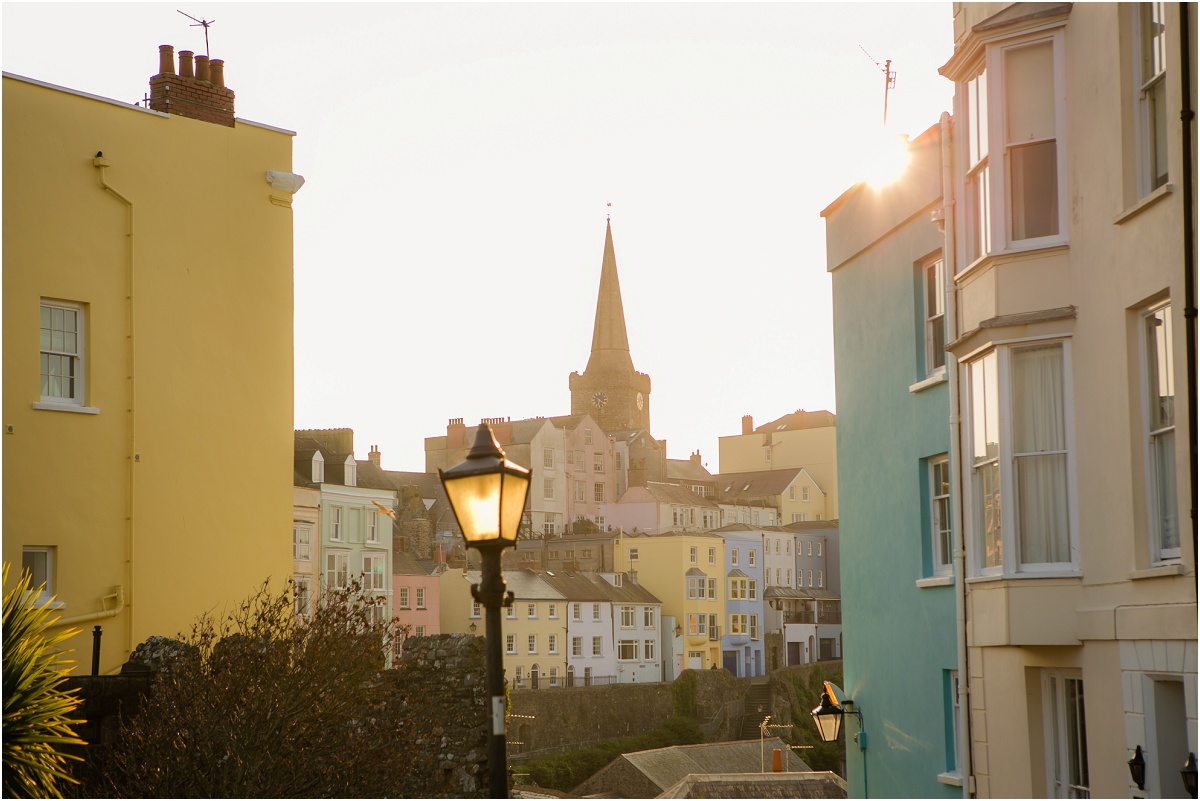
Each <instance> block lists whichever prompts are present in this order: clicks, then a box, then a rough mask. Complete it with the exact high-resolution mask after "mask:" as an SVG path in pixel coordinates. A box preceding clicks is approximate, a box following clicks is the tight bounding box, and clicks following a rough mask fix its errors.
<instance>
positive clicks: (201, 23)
mask: <svg viewBox="0 0 1200 801" xmlns="http://www.w3.org/2000/svg"><path fill="white" fill-rule="evenodd" d="M175 10H176V11H179V9H175ZM179 13H180V14H183V16H185V17H187V18H188V19H191V20H196V24H195V25H189V26H188V27H189V28H204V55H205V57H208V55H209V52H208V26H209V25H212V24H213V23H214V22H216V20H215V19H196V18H195V17H193V16H192V15H191V14H188V13H186V12H183V11H179ZM863 52H864V53H865V52H866V51H865V50H864V51H863ZM888 63H891V62H888Z"/></svg>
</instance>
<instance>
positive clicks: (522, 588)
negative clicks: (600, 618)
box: [464, 570, 566, 601]
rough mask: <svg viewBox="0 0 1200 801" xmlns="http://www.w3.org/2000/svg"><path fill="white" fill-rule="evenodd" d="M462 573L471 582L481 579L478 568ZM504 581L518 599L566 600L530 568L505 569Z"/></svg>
mask: <svg viewBox="0 0 1200 801" xmlns="http://www.w3.org/2000/svg"><path fill="white" fill-rule="evenodd" d="M464 575H465V576H466V578H467V581H469V582H471V583H472V584H478V583H480V581H482V580H483V579H482V576H481V575H480V572H479V571H478V570H468V571H466V572H465V573H464ZM504 582H505V583H506V584H507V585H508V589H509V590H511V591H512V594H513V597H514V598H516V599H518V600H522V601H525V600H545V601H563V600H566V597H565V596H564V595H563V594H562V593H561V592H559V591H558V590H556V589H555V588H554V587H552V586H550V585H549V584H547V583H546V582H545V581H543V580H542V578H541V577H540V576H539V575H538V574H537V573H534V572H533V571H532V570H505V571H504Z"/></svg>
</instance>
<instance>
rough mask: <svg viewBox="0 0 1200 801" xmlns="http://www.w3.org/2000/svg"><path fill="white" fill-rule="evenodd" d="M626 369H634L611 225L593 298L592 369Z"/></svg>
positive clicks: (607, 231) (606, 235)
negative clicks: (594, 313)
mask: <svg viewBox="0 0 1200 801" xmlns="http://www.w3.org/2000/svg"><path fill="white" fill-rule="evenodd" d="M593 365H594V366H597V367H600V366H602V365H603V366H605V367H615V366H621V367H628V368H629V369H631V370H632V369H633V359H632V358H630V356H629V335H628V333H627V332H626V330H625V308H624V306H623V305H622V303H621V282H620V280H619V279H618V278H617V256H616V252H615V251H614V249H613V240H612V221H611V220H609V221H608V223H607V224H606V226H605V231H604V260H603V262H602V263H601V266H600V292H599V295H598V296H597V298H596V322H595V325H594V326H593V328H592V355H591V357H590V358H589V359H588V369H589V370H590V369H591V368H592V367H593Z"/></svg>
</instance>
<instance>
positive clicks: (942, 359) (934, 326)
mask: <svg viewBox="0 0 1200 801" xmlns="http://www.w3.org/2000/svg"><path fill="white" fill-rule="evenodd" d="M921 289H922V293H921V298H922V300H921V303H922V316H923V318H924V320H925V377H926V378H930V377H932V376H934V375H935V374H945V372H946V262H945V260H944V259H942V254H940V253H939V254H938V255H937V256H934V257H933V258H930V259H927V260H926V261H924V262H922V263H921ZM806 489H807V488H806ZM805 500H808V499H807V498H805Z"/></svg>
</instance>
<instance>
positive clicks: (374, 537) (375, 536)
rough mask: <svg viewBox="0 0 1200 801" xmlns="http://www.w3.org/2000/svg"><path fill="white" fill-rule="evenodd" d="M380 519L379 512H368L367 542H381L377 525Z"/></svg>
mask: <svg viewBox="0 0 1200 801" xmlns="http://www.w3.org/2000/svg"><path fill="white" fill-rule="evenodd" d="M378 517H379V513H378V512H376V511H373V510H370V509H368V510H367V542H379V532H378V527H377V526H376V525H375V524H376V520H377V519H378Z"/></svg>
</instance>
